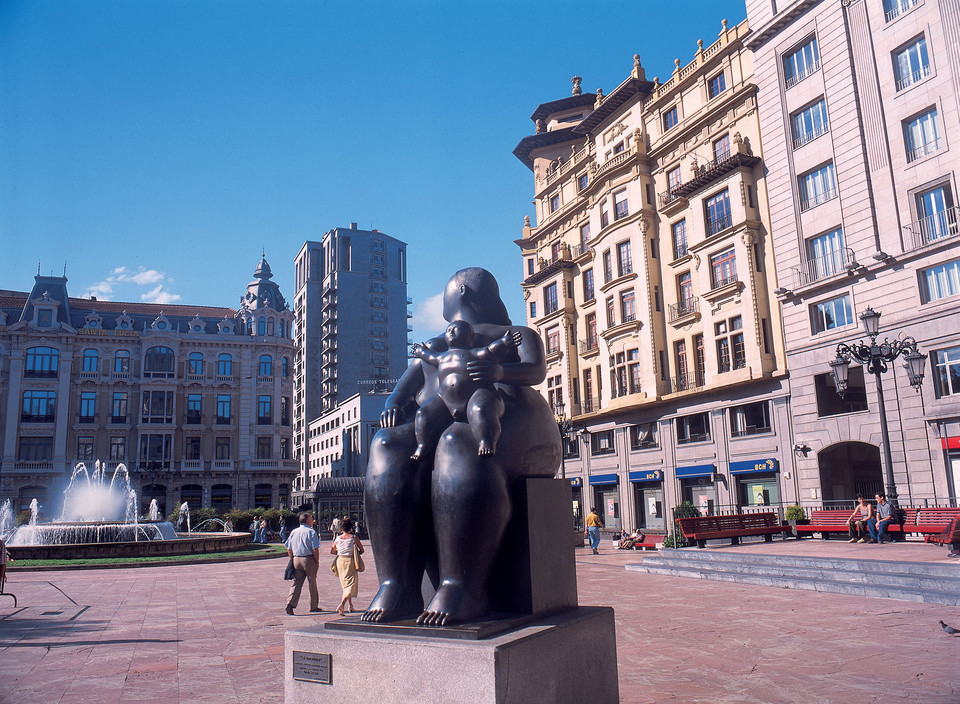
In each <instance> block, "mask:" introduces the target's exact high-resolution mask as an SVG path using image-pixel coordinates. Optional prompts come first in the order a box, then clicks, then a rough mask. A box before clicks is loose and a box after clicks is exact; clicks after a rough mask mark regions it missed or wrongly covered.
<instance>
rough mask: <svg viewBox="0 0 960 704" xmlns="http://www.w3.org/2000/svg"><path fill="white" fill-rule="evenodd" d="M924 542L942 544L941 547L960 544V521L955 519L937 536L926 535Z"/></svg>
mask: <svg viewBox="0 0 960 704" xmlns="http://www.w3.org/2000/svg"><path fill="white" fill-rule="evenodd" d="M923 540H924V542H927V543H940V544H941V545H957V544H960V519H954V520H953V521H951V522H950V524H949V525H948V526H947V527H946V528H944V529H943V530H942V531H941V532H940V533H937V534H936V535H925V536H924V537H923Z"/></svg>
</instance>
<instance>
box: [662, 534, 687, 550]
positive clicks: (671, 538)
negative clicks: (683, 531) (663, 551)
mask: <svg viewBox="0 0 960 704" xmlns="http://www.w3.org/2000/svg"><path fill="white" fill-rule="evenodd" d="M686 545H687V540H686V538H684V537H683V536H682V535H678V534H677V533H673V532H671V533H670V535H668V536H667V537H666V538H664V539H663V547H665V548H682V547H686Z"/></svg>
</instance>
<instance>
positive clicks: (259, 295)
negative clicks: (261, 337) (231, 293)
mask: <svg viewBox="0 0 960 704" xmlns="http://www.w3.org/2000/svg"><path fill="white" fill-rule="evenodd" d="M253 277H254V278H253V281H251V282H250V283H249V284H247V292H246V293H245V294H244V295H243V298H241V299H240V310H241V312H254V311H259V310H263V309H266V308H269V309H271V310H276V311H282V310H285V309H286V307H287V302H286V300H284V298H283V294H282V293H280V287H279V286H278V285H277V284H276V283H275V282H273V281H271V280H270V279H272V278H273V272H272V271H270V265H269V264H268V263H267V258H266V257H265V256H262V257H260V263H259V264H257V268H256V271H254V272H253Z"/></svg>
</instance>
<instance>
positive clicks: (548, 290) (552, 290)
mask: <svg viewBox="0 0 960 704" xmlns="http://www.w3.org/2000/svg"><path fill="white" fill-rule="evenodd" d="M558 305H559V304H558V301H557V285H556V284H555V283H553V284H550V285H549V286H544V287H543V314H544V315H550V314H551V313H553V312H554V311H556V310H557V308H558Z"/></svg>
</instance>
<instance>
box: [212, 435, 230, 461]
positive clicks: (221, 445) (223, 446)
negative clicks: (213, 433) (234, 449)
mask: <svg viewBox="0 0 960 704" xmlns="http://www.w3.org/2000/svg"><path fill="white" fill-rule="evenodd" d="M215 452H216V455H215V456H216V458H217V459H218V460H229V459H230V438H217V441H216V444H215Z"/></svg>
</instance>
